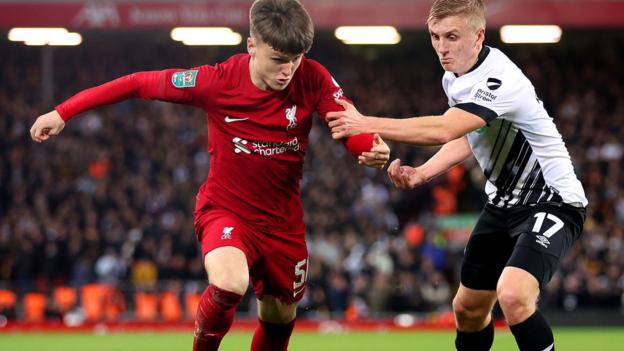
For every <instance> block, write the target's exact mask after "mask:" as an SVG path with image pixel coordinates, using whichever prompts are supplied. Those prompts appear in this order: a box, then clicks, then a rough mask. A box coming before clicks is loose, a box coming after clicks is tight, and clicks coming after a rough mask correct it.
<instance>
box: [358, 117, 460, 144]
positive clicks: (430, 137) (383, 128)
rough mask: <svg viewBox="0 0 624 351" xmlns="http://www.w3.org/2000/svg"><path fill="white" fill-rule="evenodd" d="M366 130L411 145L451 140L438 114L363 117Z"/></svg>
mask: <svg viewBox="0 0 624 351" xmlns="http://www.w3.org/2000/svg"><path fill="white" fill-rule="evenodd" d="M365 123H366V125H367V127H366V131H368V132H370V133H379V135H380V136H381V137H382V138H384V139H386V140H394V141H399V142H403V143H408V144H413V145H423V146H430V145H443V144H445V143H446V142H448V141H449V140H452V139H453V138H452V136H451V135H450V131H449V130H448V127H447V126H445V125H444V123H443V119H442V118H441V117H438V116H427V117H413V118H403V119H400V118H382V117H365Z"/></svg>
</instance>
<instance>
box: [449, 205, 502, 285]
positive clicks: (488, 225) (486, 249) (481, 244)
mask: <svg viewBox="0 0 624 351" xmlns="http://www.w3.org/2000/svg"><path fill="white" fill-rule="evenodd" d="M505 218H506V214H505V212H504V211H503V210H500V209H497V208H494V207H493V206H491V205H486V207H485V208H484V209H483V212H482V213H481V215H480V216H479V220H478V221H477V224H476V225H475V227H474V229H473V231H472V234H471V235H470V238H469V239H468V243H467V244H466V249H465V251H464V258H463V260H462V266H461V283H462V284H463V286H465V287H467V288H470V289H473V290H490V291H495V290H496V283H497V282H498V278H499V277H500V274H501V273H502V271H503V268H504V267H505V264H506V263H507V261H508V260H509V257H510V256H511V253H512V251H513V248H514V242H513V240H512V239H511V237H510V236H509V234H508V230H507V227H506V221H505Z"/></svg>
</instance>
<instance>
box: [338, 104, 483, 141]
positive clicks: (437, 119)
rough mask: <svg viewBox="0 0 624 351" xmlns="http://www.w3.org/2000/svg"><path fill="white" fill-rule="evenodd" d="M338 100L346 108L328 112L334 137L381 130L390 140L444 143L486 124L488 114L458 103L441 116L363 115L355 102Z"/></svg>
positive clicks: (381, 133)
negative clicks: (466, 107) (468, 108)
mask: <svg viewBox="0 0 624 351" xmlns="http://www.w3.org/2000/svg"><path fill="white" fill-rule="evenodd" d="M337 103H339V104H340V105H342V106H343V107H344V111H336V112H330V113H328V114H327V119H328V121H329V123H328V125H329V127H330V128H331V130H332V137H333V138H334V139H339V138H344V137H348V136H351V135H355V134H359V133H378V134H379V135H381V137H382V138H385V139H387V140H394V141H399V142H404V143H409V144H414V145H443V144H446V143H448V142H450V141H452V140H455V139H457V138H459V137H462V136H464V135H466V134H467V133H469V132H471V131H473V130H475V129H478V128H481V127H483V126H485V125H486V120H485V119H484V118H482V117H480V116H478V115H476V114H474V113H472V112H468V111H467V110H464V109H461V108H457V107H451V108H450V109H448V110H447V111H446V112H445V113H444V114H443V115H441V116H425V117H413V118H404V119H397V118H382V117H369V116H363V115H362V114H361V113H360V112H359V111H358V110H357V109H356V108H355V107H354V106H353V105H352V104H349V103H347V102H344V101H337ZM494 117H495V116H494Z"/></svg>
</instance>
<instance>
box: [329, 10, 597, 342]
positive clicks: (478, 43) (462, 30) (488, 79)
mask: <svg viewBox="0 0 624 351" xmlns="http://www.w3.org/2000/svg"><path fill="white" fill-rule="evenodd" d="M427 24H428V28H429V34H430V37H431V43H432V44H433V48H434V49H435V51H436V53H437V55H438V57H439V60H440V63H441V64H442V67H443V68H444V70H445V71H446V72H445V74H444V77H443V80H442V86H443V88H444V91H445V93H446V95H447V97H448V103H449V106H450V108H449V109H448V110H447V111H446V112H445V113H444V114H443V115H441V116H425V117H420V118H408V119H390V118H376V117H365V116H363V115H361V114H360V113H359V112H358V111H357V110H356V109H355V108H354V107H353V106H352V105H350V104H347V103H343V102H340V103H341V104H342V105H344V106H345V108H346V111H344V112H332V113H329V114H328V115H327V119H328V120H329V121H330V122H329V126H330V127H331V128H332V135H333V137H334V138H342V137H347V136H351V135H355V134H358V133H363V132H367V133H379V134H380V135H381V136H382V137H383V138H385V139H388V140H395V141H400V142H405V143H410V144H414V145H443V146H442V148H441V149H440V150H439V151H438V152H437V153H436V154H435V155H434V156H432V157H431V158H430V159H429V160H427V162H425V163H424V164H422V165H420V166H418V167H410V166H401V164H400V160H398V159H397V160H395V161H393V162H392V163H391V164H390V166H389V168H388V174H389V177H390V179H391V181H392V182H393V183H394V184H395V185H396V186H398V187H401V188H413V187H416V186H419V185H421V184H423V183H425V182H427V181H429V180H430V179H432V178H433V177H436V176H438V175H440V174H442V173H444V172H446V171H447V170H449V169H450V168H451V167H453V166H455V165H456V164H458V163H460V162H462V161H464V160H465V159H466V158H468V157H470V156H471V155H474V157H476V159H477V161H478V163H479V165H480V166H481V168H482V170H483V172H484V173H485V176H486V178H487V184H486V187H485V192H486V193H487V196H488V198H489V200H488V202H487V204H486V206H485V208H484V209H483V212H482V213H481V216H480V218H479V220H478V222H477V224H476V226H475V228H474V230H473V232H472V235H471V236H470V239H469V240H468V243H467V246H466V251H465V256H464V259H463V262H462V268H461V284H460V286H459V290H458V291H457V295H456V296H455V299H454V300H453V310H454V313H455V319H456V324H457V337H456V339H455V345H456V348H457V350H470V351H481V350H489V349H490V347H491V345H492V342H493V339H494V329H493V326H492V318H491V311H492V308H493V306H494V303H495V302H496V300H497V299H498V302H499V304H500V306H501V308H502V310H503V313H504V315H505V318H506V320H507V323H508V324H509V326H510V328H511V331H512V333H513V335H514V337H515V338H516V342H517V344H518V346H519V348H520V350H522V351H543V350H554V340H553V334H552V330H551V328H550V326H549V325H548V323H547V322H546V320H545V319H544V317H543V316H542V314H541V313H540V312H539V311H538V310H537V308H536V304H537V299H538V296H539V293H540V289H542V288H544V286H545V285H546V283H548V281H549V280H550V279H551V277H552V275H553V274H554V273H555V270H556V269H557V265H558V262H559V260H560V259H561V257H562V255H563V254H564V253H565V252H566V250H568V249H569V248H570V246H571V245H572V243H573V242H574V241H575V240H576V239H578V237H579V236H580V235H581V232H582V228H583V222H584V219H585V207H586V205H587V199H586V198H585V194H584V190H583V187H582V185H581V183H580V182H579V180H578V179H577V177H576V175H575V174H574V169H573V167H572V162H571V160H570V156H569V153H568V151H567V149H566V147H565V144H564V142H563V140H562V138H561V135H560V134H559V132H558V131H557V128H556V126H555V124H554V123H553V119H552V118H551V117H549V115H548V113H547V112H546V110H545V109H544V107H543V104H542V102H541V101H540V100H539V99H538V98H537V96H536V93H535V88H534V87H533V85H532V84H531V82H530V81H529V80H528V79H527V77H526V76H525V75H524V74H523V73H522V71H521V70H520V69H519V68H518V67H517V66H516V65H515V64H514V63H513V62H512V61H510V60H509V58H508V57H507V56H505V54H503V53H502V52H501V51H500V50H497V49H495V48H493V47H488V46H484V45H483V41H484V35H485V34H484V33H485V10H484V5H483V1H482V0H436V1H435V2H434V3H433V5H432V7H431V10H430V12H429V18H428V20H427Z"/></svg>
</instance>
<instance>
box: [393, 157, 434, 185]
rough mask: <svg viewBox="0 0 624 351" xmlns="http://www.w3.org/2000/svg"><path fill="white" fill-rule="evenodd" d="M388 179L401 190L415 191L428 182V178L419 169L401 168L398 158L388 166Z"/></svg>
mask: <svg viewBox="0 0 624 351" xmlns="http://www.w3.org/2000/svg"><path fill="white" fill-rule="evenodd" d="M388 177H390V181H391V182H392V184H394V186H396V187H397V188H401V189H414V188H415V187H417V186H420V185H422V184H424V183H426V182H427V178H426V177H425V174H424V173H423V171H422V170H420V169H419V168H418V167H410V166H401V160H399V159H398V158H397V159H396V160H394V161H392V163H390V166H388Z"/></svg>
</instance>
